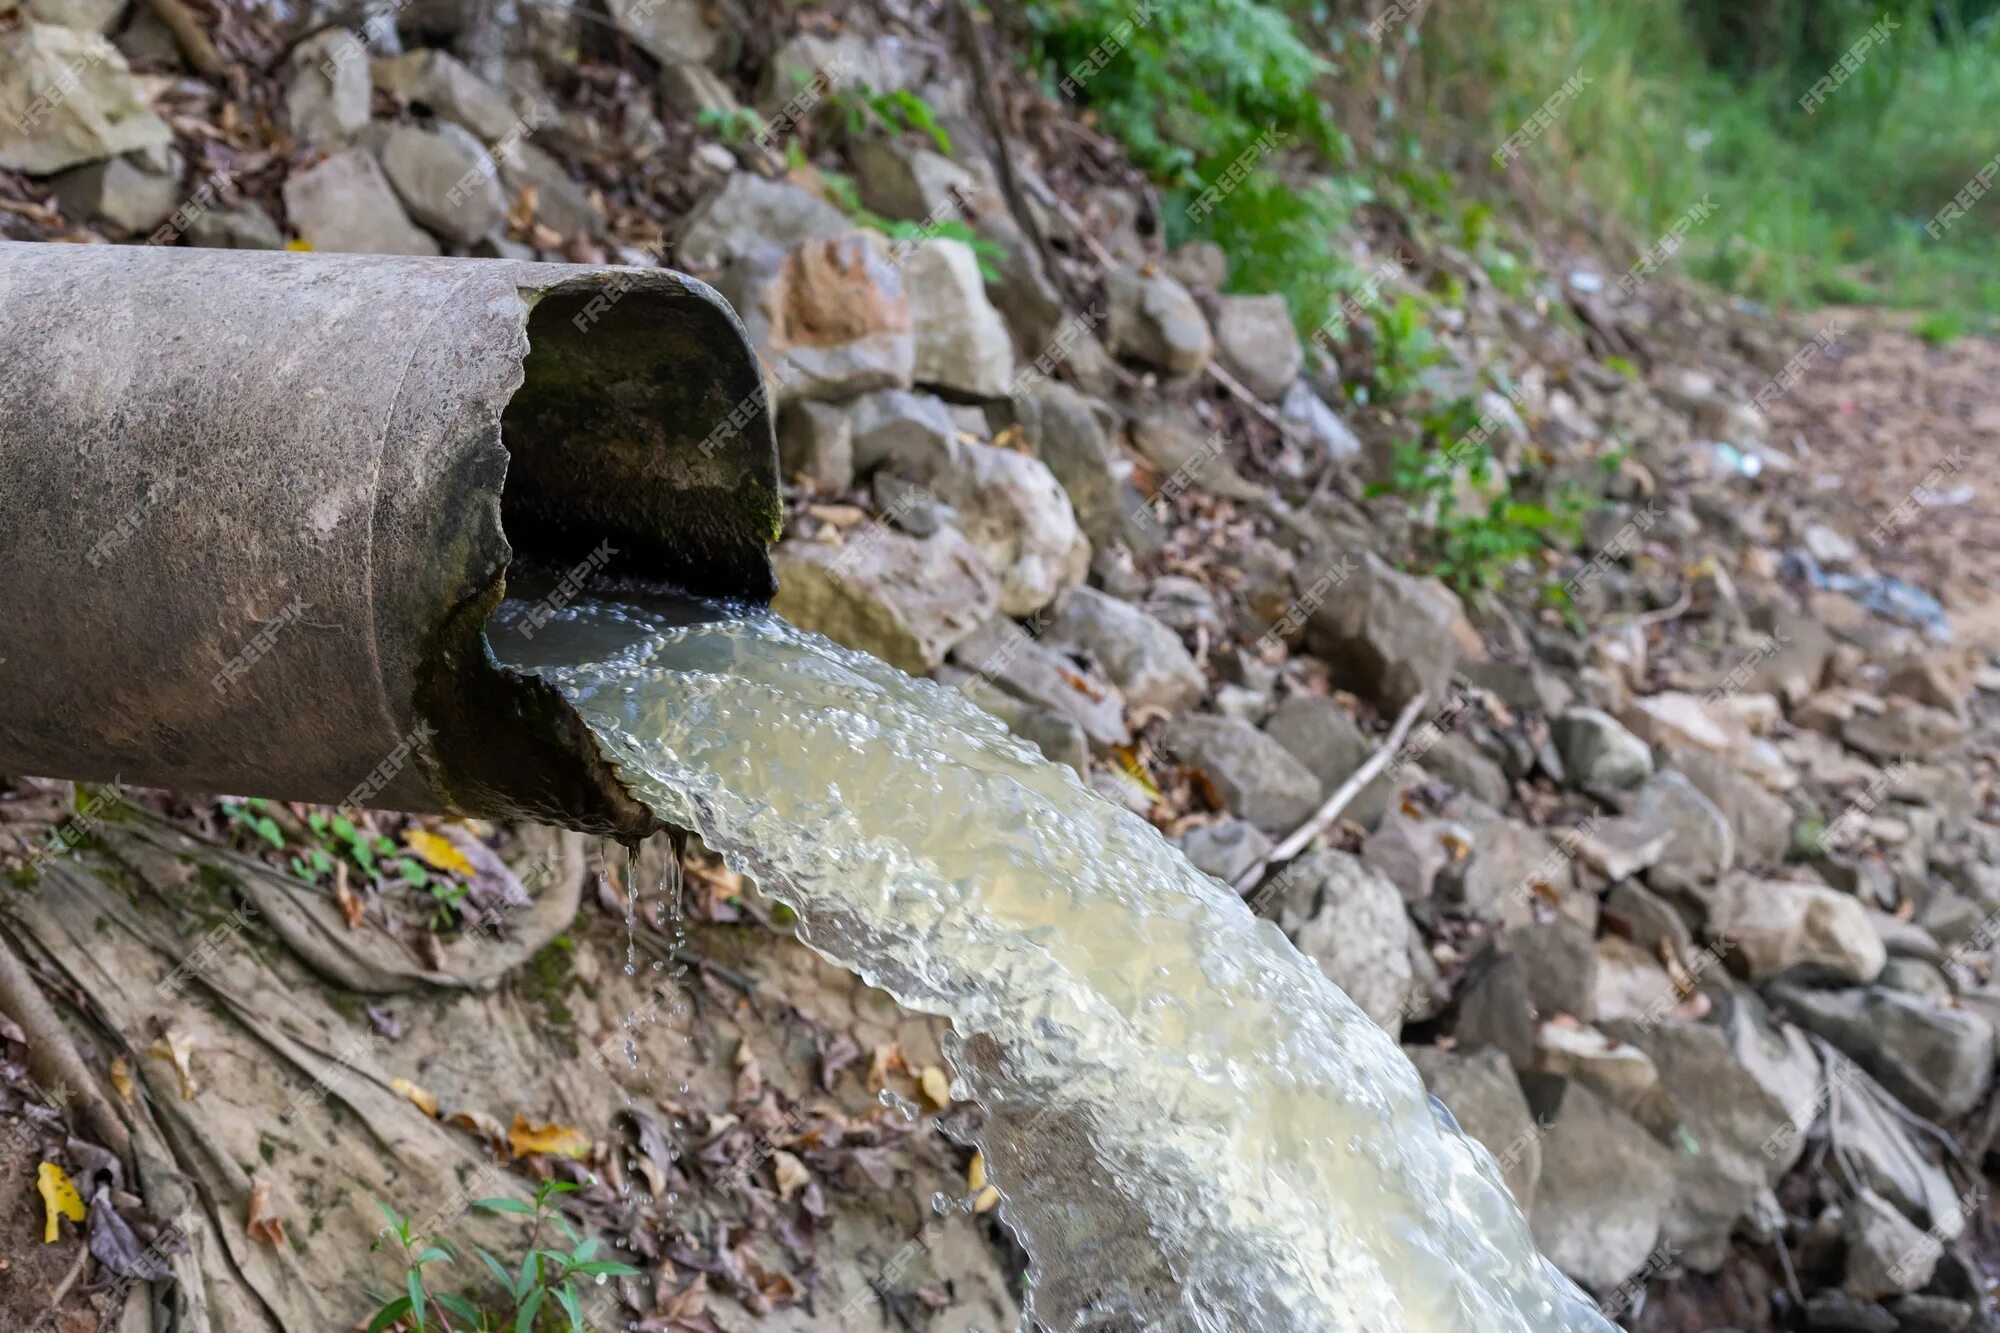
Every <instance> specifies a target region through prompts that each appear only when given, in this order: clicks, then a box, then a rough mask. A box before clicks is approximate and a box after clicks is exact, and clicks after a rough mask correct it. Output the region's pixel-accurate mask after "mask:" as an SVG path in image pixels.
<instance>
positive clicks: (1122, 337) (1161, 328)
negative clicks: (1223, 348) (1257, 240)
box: [1104, 268, 1214, 377]
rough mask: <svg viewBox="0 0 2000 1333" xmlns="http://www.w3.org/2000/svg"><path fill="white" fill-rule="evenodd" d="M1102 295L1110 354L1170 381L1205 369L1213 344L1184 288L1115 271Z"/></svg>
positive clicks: (1127, 271)
mask: <svg viewBox="0 0 2000 1333" xmlns="http://www.w3.org/2000/svg"><path fill="white" fill-rule="evenodd" d="M1105 295H1106V299H1107V302H1108V305H1109V314H1108V316H1107V319H1106V321H1105V329H1104V340H1105V343H1106V344H1107V345H1108V346H1109V347H1110V349H1111V351H1112V353H1113V354H1114V355H1116V356H1121V357H1126V358H1129V359H1131V360H1133V361H1137V362H1139V363H1140V364H1141V365H1144V366H1148V367H1150V368H1152V369H1154V370H1157V371H1160V372H1161V373H1163V374H1166V375H1172V376H1176V377H1179V376H1187V375H1195V374H1199V373H1200V371H1201V369H1202V367H1203V366H1206V365H1207V364H1208V359H1209V356H1210V355H1211V354H1212V352H1213V351H1214V342H1213V340H1212V339H1211V337H1210V336H1209V331H1208V321H1207V320H1206V319H1204V318H1202V313H1201V307H1200V306H1199V305H1197V304H1196V303H1195V299H1194V297H1192V296H1190V295H1189V294H1188V290H1187V288H1185V287H1183V286H1181V285H1180V284H1179V283H1178V282H1175V281H1174V280H1173V279H1172V278H1170V277H1168V276H1167V275H1166V274H1164V273H1154V274H1151V275H1147V274H1144V273H1141V272H1140V271H1138V270H1137V269H1131V268H1121V269H1114V270H1113V271H1112V272H1111V274H1110V275H1109V276H1108V277H1106V279H1105Z"/></svg>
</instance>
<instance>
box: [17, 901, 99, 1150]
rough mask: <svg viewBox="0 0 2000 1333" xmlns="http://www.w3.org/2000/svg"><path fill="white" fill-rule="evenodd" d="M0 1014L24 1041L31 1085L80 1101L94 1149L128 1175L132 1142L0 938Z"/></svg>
mask: <svg viewBox="0 0 2000 1333" xmlns="http://www.w3.org/2000/svg"><path fill="white" fill-rule="evenodd" d="M0 1013H4V1014H6V1015H7V1016H8V1017H9V1018H11V1019H13V1020H14V1026H16V1027H18V1028H20V1029H21V1031H22V1033H23V1034H25V1035H26V1036H27V1038H28V1072H29V1074H30V1075H32V1076H33V1078H34V1080H35V1082H36V1083H38V1084H40V1085H41V1087H42V1089H43V1091H44V1093H46V1094H48V1095H55V1093H56V1092H57V1090H58V1089H67V1090H68V1092H69V1093H70V1094H71V1095H72V1096H74V1097H76V1098H77V1099H78V1100H79V1101H81V1102H82V1103H83V1122H84V1126H85V1127H86V1128H87V1129H89V1131H90V1132H91V1133H92V1134H94V1135H96V1136H97V1141H98V1142H99V1143H101V1144H103V1145H104V1146H105V1147H106V1148H109V1149H110V1150H111V1151H112V1152H114V1153H117V1154H118V1156H119V1158H120V1159H121V1160H123V1161H124V1162H125V1164H126V1167H127V1170H128V1171H129V1170H130V1167H131V1163H132V1136H131V1135H130V1134H129V1133H128V1132H126V1129H125V1123H124V1122H123V1121H122V1120H120V1119H119V1118H118V1114H117V1112H115V1111H113V1110H112V1109H111V1106H110V1104H109V1103H107V1102H106V1101H105V1100H104V1097H103V1096H102V1094H100V1093H99V1092H98V1090H97V1079H96V1076H95V1075H93V1074H92V1073H91V1070H90V1066H89V1065H86V1064H85V1063H84V1062H83V1056H82V1055H81V1054H79V1053H78V1051H77V1049H76V1042H75V1041H74V1040H73V1039H72V1038H71V1037H70V1035H69V1029H68V1028H67V1027H65V1026H64V1025H63V1021H62V1019H61V1018H60V1017H58V1016H57V1014H56V1011H55V1007H54V1006H53V1005H51V1004H50V1003H49V1001H48V997H47V996H45V995H43V994H42V989H41V986H40V985H39V984H38V983H37V982H36V981H35V978H34V975H33V974H32V973H31V972H29V971H28V965H27V964H26V963H25V962H23V961H22V959H21V956H20V955H19V954H18V953H16V952H15V951H14V947H13V945H12V943H11V942H10V941H9V940H8V939H7V937H6V936H5V935H4V934H0ZM128 1178H129V1176H128Z"/></svg>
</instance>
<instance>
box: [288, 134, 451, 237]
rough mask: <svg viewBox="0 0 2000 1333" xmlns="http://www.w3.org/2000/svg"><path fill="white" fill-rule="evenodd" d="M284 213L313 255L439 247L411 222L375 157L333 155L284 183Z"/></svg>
mask: <svg viewBox="0 0 2000 1333" xmlns="http://www.w3.org/2000/svg"><path fill="white" fill-rule="evenodd" d="M285 211H286V212H288V213H289V214H290V215H291V219H292V227H293V229H294V230H296V231H297V232H298V233H299V235H300V236H302V237H304V238H305V241H306V243H307V244H308V245H310V246H312V248H313V249H315V250H329V251H335V252H338V253H342V254H360V255H434V254H436V253H438V243H437V242H436V241H435V240H433V239H432V238H431V235H430V233H429V232H427V231H424V230H423V229H422V228H421V227H418V226H417V225H416V224H415V223H414V222H412V221H410V215H409V214H408V213H405V212H404V211H403V205H402V202H401V201H400V200H398V199H397V198H396V192H395V190H394V189H393V188H391V187H390V185H389V180H388V178H387V177H386V176H384V175H383V174H382V168H380V167H379V166H377V165H376V164H375V157H374V155H373V154H372V153H370V152H369V151H368V150H367V149H365V148H349V149H345V150H343V151H341V152H338V153H335V154H334V155H333V156H332V157H329V158H327V159H326V160H325V161H324V162H321V163H320V164H319V165H317V166H314V167H310V168H308V169H307V170H305V171H297V172H293V173H292V175H291V177H290V178H289V179H287V180H286V181H285Z"/></svg>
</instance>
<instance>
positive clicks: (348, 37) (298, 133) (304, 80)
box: [285, 28, 403, 254]
mask: <svg viewBox="0 0 2000 1333" xmlns="http://www.w3.org/2000/svg"><path fill="white" fill-rule="evenodd" d="M288 68H289V70H290V74H289V76H288V80H287V82H286V84H285V126H286V128H287V129H289V130H290V131H291V132H292V136H293V137H294V138H296V139H298V140H299V141H300V142H302V143H307V144H312V145H314V146H316V147H321V148H337V147H339V146H340V145H342V144H344V143H346V142H347V141H348V140H349V139H352V138H353V137H354V136H355V135H357V134H359V133H360V132H361V129H362V127H363V126H365V125H366V124H367V123H368V111H369V103H370V102H371V100H372V99H373V96H374V84H373V82H372V81H371V79H370V78H369V74H368V52H367V48H366V47H364V46H362V44H361V39H360V38H359V37H357V36H355V35H354V34H353V33H352V32H349V31H348V30H347V29H345V28H329V29H327V30H326V31H325V32H322V33H317V34H315V35H314V36H311V37H308V38H307V39H306V40H305V41H303V42H300V43H299V44H298V45H297V46H296V47H294V48H292V53H291V56H290V58H289V61H288ZM387 253H397V254H400V253H403V252H402V251H393V252H387Z"/></svg>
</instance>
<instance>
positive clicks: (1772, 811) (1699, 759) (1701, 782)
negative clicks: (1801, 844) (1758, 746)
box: [1664, 747, 1792, 867]
mask: <svg viewBox="0 0 2000 1333" xmlns="http://www.w3.org/2000/svg"><path fill="white" fill-rule="evenodd" d="M1664 758H1665V762H1666V763H1667V764H1668V765H1669V766H1670V767H1671V768H1672V769H1674V771H1676V772H1679V773H1683V774H1685V775H1686V776H1687V779H1688V781H1690V782H1692V783H1693V784H1694V785H1695V788H1696V789H1697V790H1698V791H1700V792H1701V794H1702V795H1703V796H1706V797H1707V798H1708V800H1709V803H1710V804H1712V805H1713V806H1714V807H1715V808H1716V809H1717V810H1720V811H1721V812H1722V817H1723V818H1724V819H1726V820H1728V821H1729V829H1730V833H1731V834H1732V835H1733V837H1734V841H1735V844H1736V860H1737V862H1738V864H1741V865H1746V866H1767V867H1769V866H1777V865H1779V864H1781V863H1782V862H1783V861H1784V859H1785V853H1786V852H1787V851H1788V850H1789V849H1790V847H1791V845H1792V807H1791V806H1790V805H1789V804H1787V803H1786V802H1785V800H1784V799H1783V798H1782V797H1779V796H1775V795H1773V794H1772V793H1771V792H1769V791H1767V790H1765V788H1763V787H1762V786H1760V785H1759V784H1757V783H1755V782H1752V781H1751V780H1750V779H1749V778H1747V777H1745V776H1743V774H1742V773H1740V772H1738V771H1737V770H1736V769H1735V768H1734V767H1733V766H1732V765H1731V764H1730V763H1729V762H1728V761H1727V760H1725V759H1721V758H1719V757H1717V756H1715V755H1713V754H1709V753H1707V752H1705V751H1702V750H1695V749H1688V748H1686V747H1682V748H1678V749H1673V750H1669V751H1667V753H1666V755H1665V756H1664Z"/></svg>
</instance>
